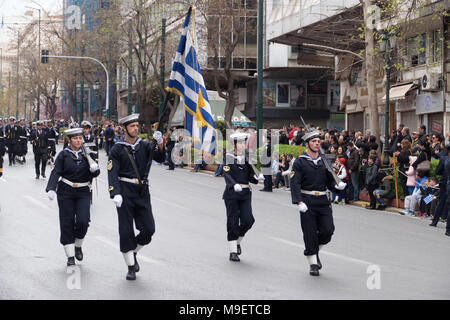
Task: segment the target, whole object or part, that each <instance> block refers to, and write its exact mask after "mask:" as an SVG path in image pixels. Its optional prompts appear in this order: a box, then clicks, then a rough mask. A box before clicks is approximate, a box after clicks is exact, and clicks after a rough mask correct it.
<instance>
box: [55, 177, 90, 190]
mask: <svg viewBox="0 0 450 320" xmlns="http://www.w3.org/2000/svg"><path fill="white" fill-rule="evenodd" d="M61 181H62V182H64V183H65V184H68V185H69V186H71V187H72V188H82V187H88V186H89V185H90V183H89V182H72V181H69V180H67V179H65V178H61Z"/></svg>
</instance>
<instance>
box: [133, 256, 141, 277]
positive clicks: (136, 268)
mask: <svg viewBox="0 0 450 320" xmlns="http://www.w3.org/2000/svg"><path fill="white" fill-rule="evenodd" d="M136 254H137V253H136V252H134V271H135V272H139V270H141V268H140V267H139V263H138V262H137V259H136Z"/></svg>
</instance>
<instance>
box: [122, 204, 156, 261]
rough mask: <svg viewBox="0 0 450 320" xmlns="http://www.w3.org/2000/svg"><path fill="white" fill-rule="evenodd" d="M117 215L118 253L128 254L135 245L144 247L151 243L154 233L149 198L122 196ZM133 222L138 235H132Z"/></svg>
mask: <svg viewBox="0 0 450 320" xmlns="http://www.w3.org/2000/svg"><path fill="white" fill-rule="evenodd" d="M117 213H118V215H119V237H120V251H121V252H128V251H131V250H134V249H136V247H137V245H138V244H139V245H141V246H145V245H147V244H149V243H150V242H151V241H152V236H153V234H154V233H155V220H154V219H153V213H152V206H151V203H150V197H148V198H130V197H127V196H123V202H122V206H121V207H120V208H117ZM133 221H134V223H135V224H136V229H137V230H139V234H138V235H137V236H136V235H135V234H134V228H133Z"/></svg>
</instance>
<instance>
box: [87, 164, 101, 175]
mask: <svg viewBox="0 0 450 320" xmlns="http://www.w3.org/2000/svg"><path fill="white" fill-rule="evenodd" d="M98 169H99V166H98V164H97V163H93V164H91V167H90V168H89V171H91V172H92V173H94V172H95V171H97V170H98Z"/></svg>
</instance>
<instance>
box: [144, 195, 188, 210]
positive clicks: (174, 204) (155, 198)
mask: <svg viewBox="0 0 450 320" xmlns="http://www.w3.org/2000/svg"><path fill="white" fill-rule="evenodd" d="M152 200H156V201H160V202H163V203H165V204H167V205H169V206H172V207H175V208H178V209H181V210H189V209H188V208H187V207H183V206H181V205H178V204H176V203H173V202H169V201H166V200H163V199H161V198H158V197H155V196H152Z"/></svg>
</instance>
